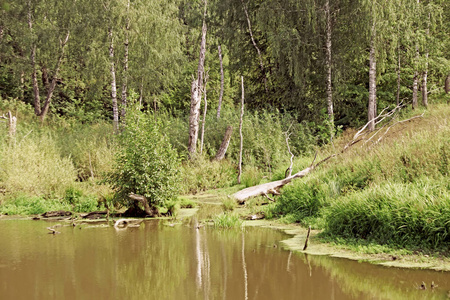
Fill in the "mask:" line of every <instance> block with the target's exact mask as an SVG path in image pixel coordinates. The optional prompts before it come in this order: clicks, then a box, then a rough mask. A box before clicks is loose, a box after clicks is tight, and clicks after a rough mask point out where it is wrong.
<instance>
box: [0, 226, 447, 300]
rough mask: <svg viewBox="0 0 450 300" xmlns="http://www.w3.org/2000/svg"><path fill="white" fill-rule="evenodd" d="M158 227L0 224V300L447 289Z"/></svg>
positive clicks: (412, 274) (404, 275) (423, 277)
mask: <svg viewBox="0 0 450 300" xmlns="http://www.w3.org/2000/svg"><path fill="white" fill-rule="evenodd" d="M164 222H166V221H146V222H145V223H144V224H143V225H142V226H141V227H139V228H128V229H124V230H115V229H114V228H113V227H90V225H83V226H78V227H75V228H73V227H71V226H66V227H58V228H56V229H57V230H58V231H60V232H61V233H60V234H56V235H52V234H48V230H47V229H46V227H48V226H51V225H55V224H54V223H51V224H50V223H48V222H45V221H20V220H6V221H1V222H0V299H233V300H234V299H447V293H448V291H449V290H450V274H449V273H442V272H436V271H418V270H403V269H395V268H385V267H380V266H374V265H369V264H364V263H358V262H354V261H348V260H344V259H333V258H328V257H320V256H304V255H302V254H295V253H292V252H289V251H286V250H283V249H282V246H281V243H280V241H281V240H282V239H284V238H286V237H287V236H285V235H283V234H282V233H280V232H277V231H274V230H270V229H264V228H248V229H245V230H244V231H241V230H233V231H222V230H216V229H213V228H208V227H202V228H200V229H196V228H195V227H194V226H187V225H175V226H168V224H167V223H166V224H164ZM80 228H81V229H80ZM432 281H434V284H435V285H437V286H438V287H437V288H434V289H431V288H430V284H431V282H432ZM422 282H425V284H426V285H427V287H428V288H427V289H426V290H421V289H420V288H419V287H420V285H421V284H422Z"/></svg>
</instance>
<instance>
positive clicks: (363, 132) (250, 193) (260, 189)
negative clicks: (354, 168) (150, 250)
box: [231, 104, 423, 204]
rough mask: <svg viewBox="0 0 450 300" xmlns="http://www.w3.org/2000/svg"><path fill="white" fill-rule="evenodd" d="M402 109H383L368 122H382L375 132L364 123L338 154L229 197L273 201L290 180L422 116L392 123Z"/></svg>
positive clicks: (242, 199)
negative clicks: (280, 178) (360, 143)
mask: <svg viewBox="0 0 450 300" xmlns="http://www.w3.org/2000/svg"><path fill="white" fill-rule="evenodd" d="M402 107H404V105H403V104H400V105H398V106H396V107H395V108H394V109H392V110H391V111H388V112H386V110H387V109H384V110H383V111H382V112H381V113H380V114H379V115H378V116H377V117H376V118H374V119H373V120H371V121H370V122H373V123H374V124H375V125H378V124H381V122H383V121H384V123H383V125H382V126H380V127H379V128H378V129H376V130H375V131H371V130H367V128H368V126H369V124H370V122H368V123H366V124H365V125H364V126H363V127H362V128H361V129H360V130H359V131H358V132H357V133H356V134H355V135H354V136H353V138H352V140H351V141H349V142H348V143H347V144H345V146H344V147H343V148H342V150H341V151H339V152H338V153H335V154H332V155H329V156H328V157H326V158H324V159H322V160H321V161H319V162H318V163H316V164H314V161H315V160H316V157H317V153H316V156H315V157H314V160H313V162H312V163H311V165H310V166H309V167H307V168H306V169H304V170H301V171H300V172H297V173H295V174H294V175H291V176H288V177H286V178H285V179H282V180H277V181H273V182H268V183H264V184H260V185H256V186H252V187H249V188H245V189H243V190H240V191H239V192H237V193H234V194H233V195H231V197H232V198H233V199H235V200H236V201H237V202H238V203H239V204H244V203H245V200H247V199H249V198H252V197H256V196H265V197H267V198H268V199H269V200H272V201H273V199H271V198H270V197H269V196H268V195H269V194H271V195H280V189H281V188H282V187H283V186H285V185H286V184H288V183H290V182H291V181H292V180H294V179H296V178H302V177H305V176H307V175H308V174H309V173H311V172H312V171H313V170H314V169H315V168H317V167H318V166H319V165H321V164H322V163H324V162H326V161H327V160H329V159H331V158H334V157H336V156H338V155H340V154H342V153H344V152H346V151H347V150H348V149H350V147H352V146H354V145H356V144H357V143H359V142H360V141H363V140H365V143H364V144H367V143H368V142H370V141H372V144H371V146H375V145H376V144H378V143H379V142H380V141H381V140H382V139H383V137H384V136H385V135H386V134H387V132H388V131H389V129H390V128H392V127H393V126H395V125H397V124H402V123H405V122H408V121H411V120H413V119H416V118H420V117H422V116H423V114H422V115H418V116H414V117H412V118H409V119H407V120H403V121H394V119H395V117H396V115H397V113H398V112H399V111H400V110H401V108H402ZM384 128H387V129H386V130H385V131H384V133H383V134H382V135H381V136H379V138H378V139H377V140H376V141H375V139H374V138H375V137H376V136H378V135H379V133H380V132H381V131H382V129H384Z"/></svg>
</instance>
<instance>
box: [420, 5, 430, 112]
mask: <svg viewBox="0 0 450 300" xmlns="http://www.w3.org/2000/svg"><path fill="white" fill-rule="evenodd" d="M430 17H431V16H430V13H428V23H429V22H430ZM429 35H430V28H429V25H428V26H427V36H429ZM428 56H429V53H428V50H427V51H426V52H425V70H424V71H423V78H422V103H423V106H425V107H428V86H427V84H428V82H427V81H428Z"/></svg>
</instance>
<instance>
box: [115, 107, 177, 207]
mask: <svg viewBox="0 0 450 300" xmlns="http://www.w3.org/2000/svg"><path fill="white" fill-rule="evenodd" d="M127 113H128V117H127V126H126V127H125V128H124V129H123V131H121V132H120V134H118V135H117V141H118V151H117V154H116V158H115V165H114V167H113V170H112V171H111V173H110V174H109V175H108V178H107V182H108V183H109V184H110V185H111V186H112V188H113V189H114V191H115V196H114V198H115V200H116V201H117V202H118V203H121V204H124V205H126V206H131V205H132V204H133V202H132V201H130V199H129V196H130V194H133V195H139V196H143V197H145V199H146V201H148V205H149V206H150V208H152V207H163V206H164V205H165V204H166V203H167V202H168V201H171V200H173V199H175V198H176V195H177V184H178V168H179V163H180V160H179V158H178V156H177V152H176V151H175V150H174V149H173V148H172V146H171V145H170V143H169V141H168V139H167V137H166V136H164V135H163V134H162V132H163V130H162V128H160V124H158V123H157V122H155V120H154V118H153V116H152V115H150V114H144V113H141V112H139V111H137V110H133V111H130V110H129V111H128V112H127Z"/></svg>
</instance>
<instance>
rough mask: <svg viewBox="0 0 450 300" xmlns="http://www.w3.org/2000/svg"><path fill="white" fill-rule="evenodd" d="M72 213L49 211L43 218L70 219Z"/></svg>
mask: <svg viewBox="0 0 450 300" xmlns="http://www.w3.org/2000/svg"><path fill="white" fill-rule="evenodd" d="M71 215H72V212H70V211H66V210H56V211H48V212H45V213H43V214H42V215H41V216H42V217H43V218H55V217H68V216H71Z"/></svg>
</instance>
